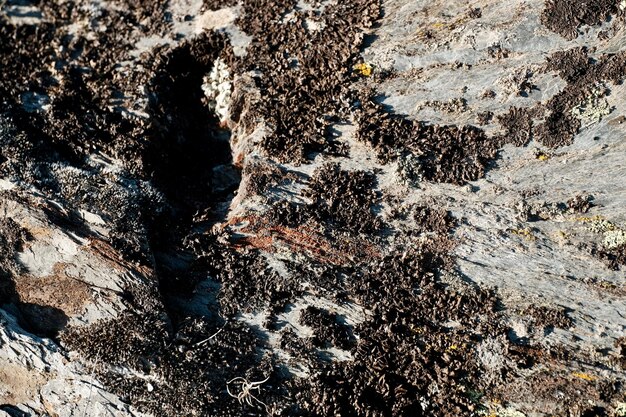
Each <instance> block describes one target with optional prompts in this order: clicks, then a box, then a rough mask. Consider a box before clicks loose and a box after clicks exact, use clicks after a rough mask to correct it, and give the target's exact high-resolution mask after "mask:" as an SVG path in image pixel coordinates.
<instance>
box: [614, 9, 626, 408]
mask: <svg viewBox="0 0 626 417" xmlns="http://www.w3.org/2000/svg"><path fill="white" fill-rule="evenodd" d="M622 3H624V4H625V5H626V0H625V1H623V2H622ZM613 415H614V416H615V417H626V403H617V404H616V405H615V411H614V412H613Z"/></svg>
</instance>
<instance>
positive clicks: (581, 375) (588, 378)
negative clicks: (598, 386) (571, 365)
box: [572, 372, 596, 381]
mask: <svg viewBox="0 0 626 417" xmlns="http://www.w3.org/2000/svg"><path fill="white" fill-rule="evenodd" d="M572 376H575V377H576V378H580V379H584V380H585V381H595V380H596V377H595V376H593V375H589V374H586V373H584V372H573V373H572Z"/></svg>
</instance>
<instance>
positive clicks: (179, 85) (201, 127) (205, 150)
mask: <svg viewBox="0 0 626 417" xmlns="http://www.w3.org/2000/svg"><path fill="white" fill-rule="evenodd" d="M229 50H230V49H229V46H228V39H226V38H225V37H224V36H223V35H221V34H217V33H207V34H204V35H202V36H200V37H198V38H195V39H193V40H191V41H188V42H185V43H183V44H182V45H180V46H179V47H177V48H175V49H173V50H171V51H168V52H166V54H165V55H164V56H163V57H161V63H160V65H159V66H158V68H157V70H156V73H155V75H154V77H153V79H152V80H151V82H150V92H151V95H150V97H151V99H150V102H149V113H150V116H151V126H150V128H149V129H148V132H149V140H150V142H149V144H148V145H147V148H146V151H145V154H144V159H143V162H144V163H145V165H146V166H147V167H148V170H149V172H152V173H153V174H152V182H153V183H154V185H155V186H156V187H157V188H158V189H159V191H161V192H162V193H163V194H164V195H165V197H166V199H167V205H168V210H166V211H164V213H163V214H162V215H161V216H160V217H158V218H157V219H155V221H154V222H153V225H152V227H151V235H150V244H151V247H152V250H153V253H154V254H155V269H156V271H157V274H158V277H159V290H160V293H161V295H162V297H163V300H164V302H165V305H166V307H167V309H168V314H169V316H170V318H171V319H172V321H173V324H174V327H176V326H177V324H176V323H177V322H179V321H182V320H186V319H187V318H188V316H194V315H198V311H199V309H198V306H197V305H195V306H191V303H186V302H185V301H184V300H185V299H187V300H190V299H191V297H192V296H193V295H194V292H195V291H196V290H197V289H198V285H199V284H200V283H202V282H203V281H204V280H205V279H206V274H205V273H204V272H203V271H195V270H193V267H192V264H193V260H194V256H193V255H192V254H191V253H189V252H188V250H187V249H186V248H185V244H184V240H185V238H186V237H187V235H188V234H189V233H190V232H191V231H195V229H196V228H197V226H198V218H199V217H201V218H202V219H203V222H202V225H201V226H202V228H204V229H207V228H210V227H211V226H212V225H213V224H215V223H216V222H218V221H221V220H222V218H221V217H220V215H221V214H220V213H221V211H220V208H222V207H226V206H228V205H229V203H230V201H231V200H232V198H233V197H234V192H235V190H236V189H237V188H238V187H239V181H240V176H239V172H238V171H237V170H236V169H235V168H234V167H233V164H232V154H231V147H230V132H229V131H228V130H226V129H224V128H223V127H222V126H220V121H219V119H218V117H217V116H216V115H215V113H214V112H213V111H212V110H211V109H210V108H209V106H208V103H207V99H206V97H205V95H204V92H203V90H202V85H203V82H204V77H205V76H207V75H208V74H209V73H210V71H211V69H212V68H213V65H214V63H215V61H216V60H217V58H218V57H221V56H224V55H225V54H226V55H228V53H229ZM196 295H197V294H196ZM196 299H197V297H196ZM206 302H207V303H210V302H213V303H215V300H212V297H208V299H207V300H206ZM200 310H202V309H200ZM211 316H212V317H215V314H211Z"/></svg>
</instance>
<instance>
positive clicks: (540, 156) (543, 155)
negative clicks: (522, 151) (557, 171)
mask: <svg viewBox="0 0 626 417" xmlns="http://www.w3.org/2000/svg"><path fill="white" fill-rule="evenodd" d="M535 158H537V159H538V160H540V161H547V160H549V159H550V158H551V156H550V155H549V154H547V153H545V152H537V154H536V155H535Z"/></svg>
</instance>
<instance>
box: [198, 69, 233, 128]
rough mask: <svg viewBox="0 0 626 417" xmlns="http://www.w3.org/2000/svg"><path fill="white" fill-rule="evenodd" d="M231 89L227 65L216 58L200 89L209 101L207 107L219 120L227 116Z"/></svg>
mask: <svg viewBox="0 0 626 417" xmlns="http://www.w3.org/2000/svg"><path fill="white" fill-rule="evenodd" d="M231 89H232V80H231V76H230V71H229V70H228V66H227V65H226V63H225V62H224V61H223V60H222V59H221V58H218V59H217V60H215V63H214V65H213V68H212V69H211V72H210V73H209V74H208V75H207V76H205V77H204V79H203V84H202V91H203V92H204V95H205V97H206V98H207V99H208V101H209V108H210V109H211V110H212V111H214V112H215V114H216V115H217V117H219V119H220V122H223V121H225V120H226V119H227V118H228V108H229V106H230V95H231Z"/></svg>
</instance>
